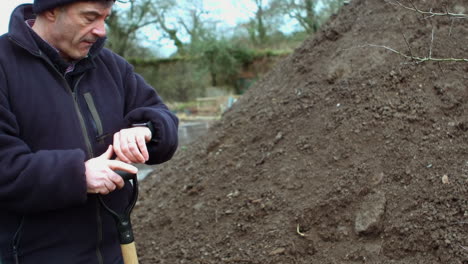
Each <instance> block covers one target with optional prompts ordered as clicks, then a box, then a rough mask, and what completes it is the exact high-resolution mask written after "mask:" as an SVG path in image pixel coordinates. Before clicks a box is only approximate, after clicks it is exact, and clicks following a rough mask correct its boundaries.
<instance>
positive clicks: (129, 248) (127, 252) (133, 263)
mask: <svg viewBox="0 0 468 264" xmlns="http://www.w3.org/2000/svg"><path fill="white" fill-rule="evenodd" d="M120 248H121V249H122V256H123V259H124V263H125V264H138V256H137V252H136V247H135V242H132V243H130V244H120Z"/></svg>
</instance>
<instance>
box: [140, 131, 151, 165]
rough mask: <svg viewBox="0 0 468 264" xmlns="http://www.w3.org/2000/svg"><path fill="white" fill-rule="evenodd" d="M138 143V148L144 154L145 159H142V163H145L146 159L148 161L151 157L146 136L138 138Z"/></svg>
mask: <svg viewBox="0 0 468 264" xmlns="http://www.w3.org/2000/svg"><path fill="white" fill-rule="evenodd" d="M137 144H138V148H139V149H140V153H141V155H142V156H143V159H144V160H142V161H141V163H144V162H145V161H147V160H148V159H149V153H148V148H147V147H146V141H145V138H143V137H139V138H138V139H137Z"/></svg>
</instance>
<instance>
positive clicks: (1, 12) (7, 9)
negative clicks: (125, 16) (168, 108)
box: [0, 0, 255, 56]
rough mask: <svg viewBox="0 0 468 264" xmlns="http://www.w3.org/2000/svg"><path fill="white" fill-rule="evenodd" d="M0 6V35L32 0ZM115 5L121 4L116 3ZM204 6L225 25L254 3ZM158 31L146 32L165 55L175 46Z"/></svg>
mask: <svg viewBox="0 0 468 264" xmlns="http://www.w3.org/2000/svg"><path fill="white" fill-rule="evenodd" d="M1 1H2V7H1V8H0V35H2V34H4V33H6V32H7V31H8V23H9V21H10V15H11V12H12V11H13V9H14V8H15V7H16V6H18V5H19V4H24V3H32V2H33V1H34V0H1ZM116 5H121V3H117V4H116ZM204 8H205V9H206V10H207V11H209V13H210V16H211V17H212V18H213V19H216V20H218V21H223V22H224V24H226V25H227V26H232V27H233V26H235V25H236V24H237V23H238V22H240V21H246V20H248V19H249V17H251V16H252V14H253V10H255V5H254V3H253V1H252V0H230V1H228V0H224V1H219V0H204ZM158 34H159V33H158V32H154V31H153V32H151V33H148V35H149V36H148V39H149V40H150V41H152V42H153V41H156V43H158V44H159V45H161V46H162V47H161V49H163V50H161V51H162V54H160V55H162V56H167V55H169V54H170V53H172V52H173V51H175V47H174V46H173V45H172V42H170V41H169V40H163V39H161V38H160V36H158Z"/></svg>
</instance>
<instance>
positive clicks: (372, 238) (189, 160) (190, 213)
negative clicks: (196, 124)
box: [132, 0, 468, 264]
mask: <svg viewBox="0 0 468 264" xmlns="http://www.w3.org/2000/svg"><path fill="white" fill-rule="evenodd" d="M402 4H404V5H405V6H407V7H409V8H414V7H416V8H418V9H420V10H423V11H431V12H433V13H437V12H439V13H448V12H451V13H463V12H464V13H467V12H466V11H468V5H467V4H466V1H463V0H459V1H436V0H433V1H429V0H418V1H416V0H414V1H413V2H412V3H411V2H408V1H406V2H402ZM409 8H405V7H402V6H396V5H392V4H389V3H387V2H386V1H383V0H352V1H351V3H350V4H349V5H346V6H344V7H343V8H342V10H341V12H340V13H339V14H338V15H337V16H336V17H335V18H333V19H332V20H331V21H330V22H329V23H328V25H326V26H325V27H324V28H323V29H322V31H321V32H320V33H318V34H317V35H316V36H315V37H314V38H312V39H310V40H308V41H306V42H305V43H304V44H303V45H302V46H301V47H300V48H298V49H297V50H296V51H295V53H294V54H293V55H291V56H289V57H288V58H287V59H285V60H284V61H282V62H280V63H279V65H278V66H277V67H276V69H275V70H273V71H271V72H270V73H269V74H268V75H267V76H266V77H265V78H264V79H263V80H261V81H260V82H258V83H257V84H256V85H255V86H254V87H253V88H251V89H250V90H249V91H248V93H246V94H245V95H244V96H243V97H242V98H241V99H240V100H239V101H238V102H237V103H236V104H235V105H234V107H233V108H232V109H231V110H230V111H228V112H227V113H226V114H225V115H224V116H223V118H222V120H221V121H219V122H218V123H216V124H215V125H214V126H213V127H212V129H211V131H210V132H209V133H208V134H207V135H206V136H204V137H203V138H202V139H201V140H200V141H199V142H196V143H195V144H192V145H190V146H188V147H187V148H181V149H179V151H178V154H177V156H176V157H175V158H174V159H173V160H172V161H171V162H169V163H167V164H164V165H162V166H159V167H157V169H156V170H157V171H156V173H155V174H153V175H152V176H150V177H149V178H147V179H146V180H145V182H144V183H143V184H142V185H144V187H143V188H142V195H141V197H140V202H139V204H138V207H137V209H136V210H135V212H134V213H133V215H132V218H133V222H134V226H135V231H136V240H137V247H138V248H139V255H140V259H141V260H140V261H141V263H144V264H145V263H167V264H175V263H200V264H208V263H210V264H214V263H239V264H243V263H256V264H269V263H284V264H289V263H291V264H293V263H301V264H302V263H303V264H305V263H412V264H413V263H424V264H426V263H468V235H467V233H468V220H467V217H468V202H467V201H468V199H467V198H468V192H467V187H466V185H467V180H468V148H467V144H466V142H467V140H468V137H467V130H468V115H467V107H468V103H467V99H468V92H467V86H466V83H467V78H468V75H467V73H466V72H467V71H468V63H467V62H447V61H445V62H433V61H428V62H422V63H416V62H414V61H411V60H408V59H405V58H404V57H402V56H400V55H398V54H396V53H393V52H391V51H389V50H388V49H386V48H382V47H376V46H369V44H371V45H383V46H386V47H388V48H392V49H395V50H396V51H400V52H403V53H405V54H408V55H409V54H411V55H412V56H420V57H426V56H429V55H431V56H432V58H451V57H453V58H468V46H467V43H468V27H467V26H468V22H467V21H466V19H459V18H454V17H450V16H447V15H445V16H435V15H429V14H426V15H424V14H421V13H418V12H415V11H412V10H410V9H409Z"/></svg>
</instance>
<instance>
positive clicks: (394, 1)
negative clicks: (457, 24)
mask: <svg viewBox="0 0 468 264" xmlns="http://www.w3.org/2000/svg"><path fill="white" fill-rule="evenodd" d="M385 2H387V3H389V4H391V5H395V6H400V7H403V8H405V9H408V10H411V11H415V12H417V13H419V14H422V15H427V16H429V17H433V16H449V17H453V18H463V19H466V18H468V15H467V14H462V13H450V12H448V10H446V12H444V13H437V12H432V10H430V11H423V10H420V9H418V8H417V7H416V6H415V5H414V4H413V2H411V6H406V5H404V4H402V3H401V2H400V1H397V0H385Z"/></svg>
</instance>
